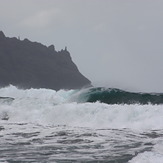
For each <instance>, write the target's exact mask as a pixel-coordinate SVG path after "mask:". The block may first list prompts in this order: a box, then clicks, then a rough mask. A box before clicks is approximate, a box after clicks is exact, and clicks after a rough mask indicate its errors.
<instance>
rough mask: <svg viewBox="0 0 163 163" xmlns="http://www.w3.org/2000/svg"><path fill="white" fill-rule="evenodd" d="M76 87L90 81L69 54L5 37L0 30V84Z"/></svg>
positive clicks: (56, 88)
mask: <svg viewBox="0 0 163 163" xmlns="http://www.w3.org/2000/svg"><path fill="white" fill-rule="evenodd" d="M9 84H12V85H15V86H18V87H21V88H49V89H55V90H59V89H76V88H81V87H84V86H87V85H90V84H91V82H90V81H89V80H88V79H87V78H86V77H84V76H83V75H82V74H81V73H80V72H79V70H78V68H77V66H76V65H75V64H74V63H73V61H72V59H71V56H70V53H69V52H68V51H67V49H65V50H61V51H58V52H57V51H55V48H54V46H53V45H51V46H49V47H46V46H44V45H42V44H40V43H37V42H31V41H29V40H28V39H24V40H23V41H21V40H19V39H17V38H8V37H6V36H5V35H4V33H3V32H2V31H0V87H4V86H8V85H9Z"/></svg>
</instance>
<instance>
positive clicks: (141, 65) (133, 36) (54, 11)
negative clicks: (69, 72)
mask: <svg viewBox="0 0 163 163" xmlns="http://www.w3.org/2000/svg"><path fill="white" fill-rule="evenodd" d="M0 30H2V31H3V32H4V33H5V35H6V36H7V37H18V36H19V37H20V39H22V40H23V39H25V38H28V39H29V40H31V41H37V42H41V43H42V44H45V45H47V46H49V45H51V44H54V46H55V49H56V50H61V49H64V48H65V46H67V48H68V51H69V52H70V53H71V57H72V59H73V61H74V62H75V64H76V65H77V66H78V68H79V70H80V72H81V73H82V74H83V75H85V76H86V77H87V78H89V79H90V80H91V81H92V83H93V85H95V86H106V87H116V88H121V89H125V90H133V91H140V92H163V1H162V0H12V1H11V0H0Z"/></svg>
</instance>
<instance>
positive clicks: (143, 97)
mask: <svg viewBox="0 0 163 163" xmlns="http://www.w3.org/2000/svg"><path fill="white" fill-rule="evenodd" d="M79 100H81V101H83V102H97V101H99V102H102V103H106V104H141V105H145V104H154V105H155V104H163V93H134V92H127V91H123V90H120V89H115V88H103V87H96V88H90V89H87V90H86V91H84V92H83V93H81V94H80V95H79Z"/></svg>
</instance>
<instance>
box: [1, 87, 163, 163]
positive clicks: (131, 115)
mask: <svg viewBox="0 0 163 163" xmlns="http://www.w3.org/2000/svg"><path fill="white" fill-rule="evenodd" d="M0 162H3V163H17V162H23V163H29V162H32V163H46V162H47V163H55V162H57V163H65V162H66V163H69V162H107V163H162V162H163V95H162V94H142V93H130V92H125V91H121V90H118V89H106V88H86V89H81V90H59V91H55V90H50V89H26V90H23V89H18V88H16V87H14V86H9V87H4V88H1V89H0Z"/></svg>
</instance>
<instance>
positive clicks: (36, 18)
mask: <svg viewBox="0 0 163 163" xmlns="http://www.w3.org/2000/svg"><path fill="white" fill-rule="evenodd" d="M60 15H61V10H59V9H51V10H43V11H40V12H38V13H36V14H35V15H31V16H29V17H27V18H26V19H24V20H23V21H22V22H21V23H20V25H21V26H25V27H29V28H46V27H48V26H49V25H50V24H53V23H54V22H55V21H57V20H58V19H59V17H60Z"/></svg>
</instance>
